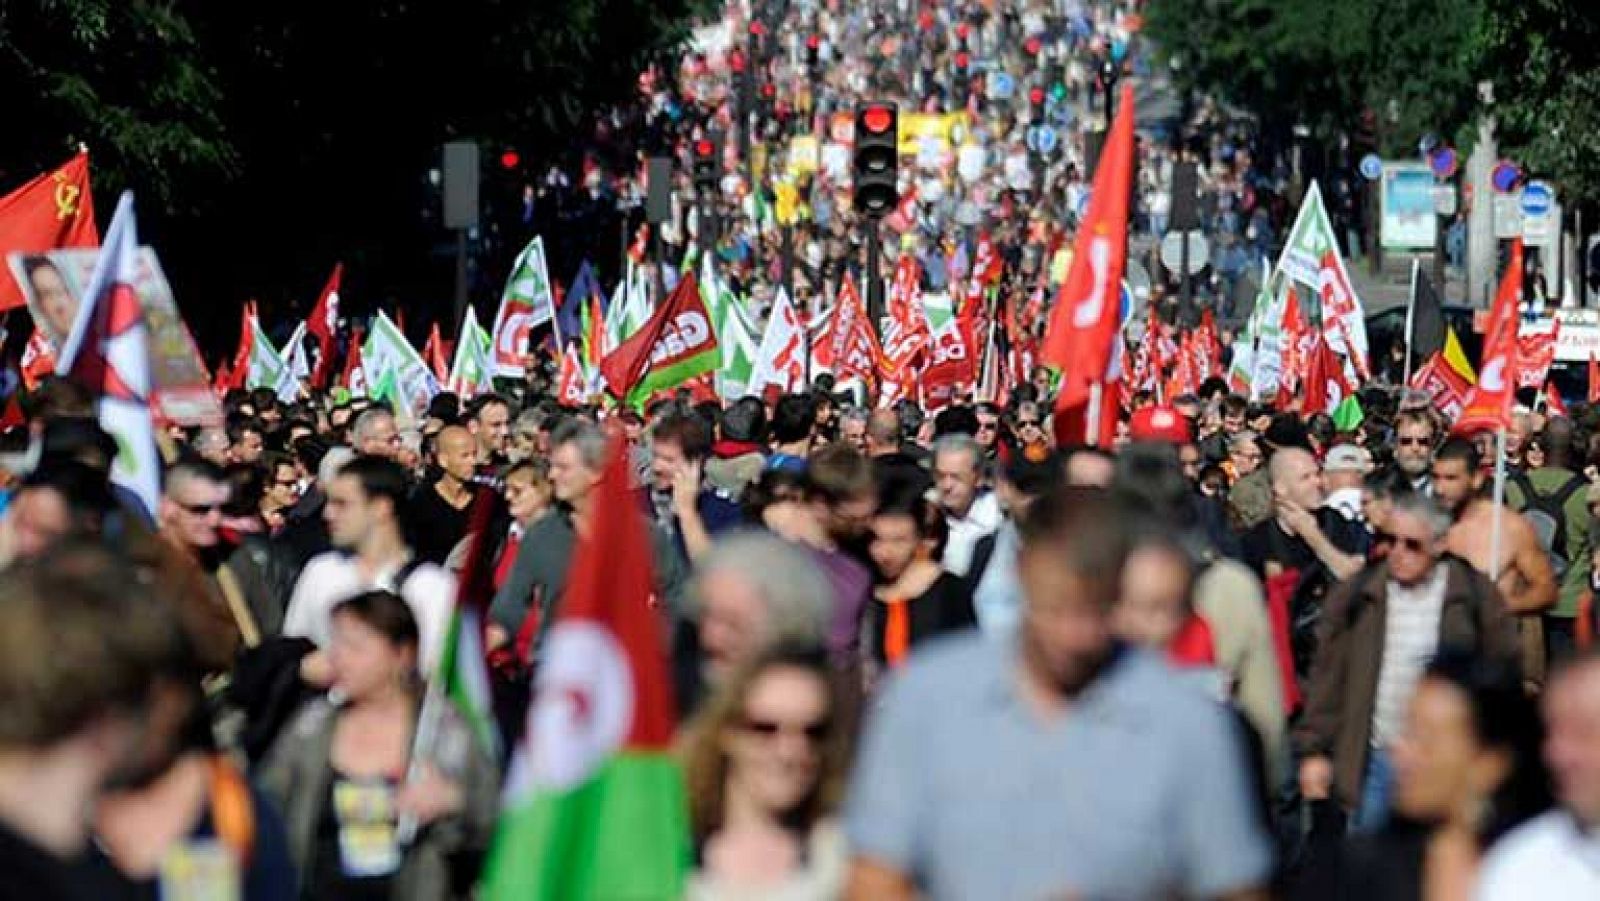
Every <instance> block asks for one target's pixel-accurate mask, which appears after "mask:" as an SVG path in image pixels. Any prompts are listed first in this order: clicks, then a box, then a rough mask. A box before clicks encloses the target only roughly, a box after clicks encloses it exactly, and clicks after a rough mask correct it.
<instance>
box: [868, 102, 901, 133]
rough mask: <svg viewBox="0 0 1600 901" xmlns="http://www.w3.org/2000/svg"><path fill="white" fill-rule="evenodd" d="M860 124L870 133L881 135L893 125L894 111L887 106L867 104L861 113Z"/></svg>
mask: <svg viewBox="0 0 1600 901" xmlns="http://www.w3.org/2000/svg"><path fill="white" fill-rule="evenodd" d="M861 124H862V126H863V127H865V128H866V130H867V131H869V132H871V133H872V134H875V135H881V134H883V133H884V132H886V131H888V130H889V129H890V128H893V127H894V112H893V111H891V110H890V109H889V108H888V107H887V106H869V107H867V110H866V112H864V113H862V114H861Z"/></svg>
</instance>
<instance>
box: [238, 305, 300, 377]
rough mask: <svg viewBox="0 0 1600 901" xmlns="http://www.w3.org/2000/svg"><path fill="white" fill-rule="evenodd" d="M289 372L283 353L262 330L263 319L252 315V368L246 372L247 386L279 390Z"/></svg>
mask: <svg viewBox="0 0 1600 901" xmlns="http://www.w3.org/2000/svg"><path fill="white" fill-rule="evenodd" d="M296 334H298V332H297V333H296ZM287 373H288V366H287V365H285V364H284V362H283V355H281V354H279V353H278V349H277V348H275V347H273V346H272V339H271V338H268V337H267V333H266V332H264V331H262V330H261V320H259V319H257V318H256V317H254V316H251V317H250V369H249V371H248V372H247V373H246V374H245V380H244V384H245V387H246V388H271V389H272V390H273V391H277V390H278V388H279V386H280V385H281V384H282V382H283V380H284V377H285V375H287Z"/></svg>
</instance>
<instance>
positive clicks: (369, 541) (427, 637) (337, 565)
mask: <svg viewBox="0 0 1600 901" xmlns="http://www.w3.org/2000/svg"><path fill="white" fill-rule="evenodd" d="M405 492H406V477H405V472H404V470H402V469H401V468H400V465H399V464H398V463H395V462H394V461H393V460H388V459H384V458H382V457H375V456H371V455H362V456H359V457H357V458H355V459H354V460H351V461H350V462H349V463H346V464H345V465H344V466H343V467H342V468H341V469H340V470H339V474H338V475H337V476H335V477H334V479H333V481H332V482H330V483H329V484H328V503H327V506H326V507H325V508H324V510H323V516H324V517H325V518H326V519H327V520H328V534H329V536H330V537H331V538H332V539H333V545H334V547H335V548H338V550H334V551H330V552H328V553H326V554H321V555H319V556H317V557H314V558H312V560H311V562H310V563H308V564H306V568H305V569H304V570H303V571H302V572H301V573H300V579H299V581H298V582H296V583H295V586H294V594H293V595H292V596H291V597H290V599H289V609H288V610H287V611H286V612H285V613H284V620H283V634H285V635H297V636H303V637H305V638H309V639H311V640H312V641H313V642H314V643H316V645H317V647H318V648H322V647H325V646H326V645H327V643H328V639H329V628H330V627H329V616H330V614H331V613H332V611H333V608H334V607H335V606H337V605H338V604H339V603H340V602H341V601H345V600H348V599H349V598H352V597H354V596H355V595H358V594H361V593H362V592H365V591H373V590H377V589H383V590H386V591H393V592H395V593H397V594H399V595H400V596H401V597H403V598H405V600H406V603H407V604H408V605H410V607H411V612H412V614H413V615H414V616H416V618H417V630H418V632H419V634H420V636H421V643H422V646H421V649H420V650H421V655H422V656H421V660H420V663H419V668H420V669H421V670H422V672H424V673H431V672H432V671H433V669H434V664H435V662H436V661H437V660H438V654H439V650H440V648H441V646H442V645H443V644H444V633H445V628H446V626H447V625H448V623H449V620H450V610H451V606H452V605H453V604H454V603H455V591H456V585H455V579H454V578H452V577H451V576H450V574H449V573H447V572H445V570H444V569H443V568H441V567H439V566H435V565H434V564H432V563H420V562H417V561H416V560H415V559H414V555H413V553H412V550H411V548H410V546H409V545H408V544H407V543H406V540H405V537H404V535H403V534H402V533H401V529H400V510H401V508H402V506H403V504H404V499H405ZM319 656H320V654H314V655H312V657H313V659H312V660H311V661H309V662H308V663H307V664H306V665H304V666H303V667H302V671H303V672H307V674H308V675H310V676H312V677H313V678H314V677H315V673H316V669H317V666H318V664H319V662H320V661H319V660H317V659H315V658H317V657H319Z"/></svg>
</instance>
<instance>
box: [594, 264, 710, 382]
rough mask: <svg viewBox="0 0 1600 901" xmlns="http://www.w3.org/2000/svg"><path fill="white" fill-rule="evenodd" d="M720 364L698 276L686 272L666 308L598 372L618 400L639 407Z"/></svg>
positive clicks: (635, 333)
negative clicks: (654, 396)
mask: <svg viewBox="0 0 1600 901" xmlns="http://www.w3.org/2000/svg"><path fill="white" fill-rule="evenodd" d="M718 359H719V357H718V349H717V336H716V335H715V334H714V333H713V332H712V331H711V317H710V315H709V314H707V312H706V305H705V302H704V301H702V300H701V299H700V288H699V286H698V285H697V284H695V278H694V273H692V272H686V273H684V275H683V278H681V279H679V280H678V286H677V287H676V288H674V289H673V291H672V294H671V296H669V297H668V298H667V302H666V303H664V304H662V305H661V306H660V307H659V308H657V309H656V311H655V313H654V314H653V315H652V316H651V317H650V318H649V319H648V320H646V321H645V323H644V325H643V326H642V327H641V328H640V329H639V330H638V331H637V332H634V333H633V336H632V337H630V338H628V340H626V341H624V342H622V344H621V345H620V346H619V347H617V349H616V350H614V351H612V352H611V354H610V355H609V356H607V357H606V358H605V359H604V360H602V361H601V362H600V372H601V374H602V375H604V376H605V379H606V388H607V390H609V391H610V392H611V393H612V394H613V395H614V396H616V398H617V399H618V400H626V401H627V402H629V403H634V404H638V403H642V402H643V401H644V399H645V398H647V397H649V396H650V395H652V394H654V393H656V392H657V391H660V390H662V389H665V388H672V387H675V386H677V385H679V384H682V383H683V382H686V381H688V380H689V379H692V378H694V377H695V376H697V375H700V374H702V373H706V372H710V371H712V370H713V369H716V368H717V360H718Z"/></svg>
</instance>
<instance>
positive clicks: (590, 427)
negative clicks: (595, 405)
mask: <svg viewBox="0 0 1600 901" xmlns="http://www.w3.org/2000/svg"><path fill="white" fill-rule="evenodd" d="M563 444H571V445H573V446H575V447H577V448H578V456H580V457H582V458H583V465H584V466H587V467H588V468H590V469H592V470H595V471H596V472H598V471H600V470H601V469H604V468H605V465H606V433H605V432H602V431H600V427H599V426H597V425H595V424H594V423H592V422H590V421H588V420H587V419H569V420H567V421H566V422H563V423H562V424H561V425H559V426H557V427H556V430H555V433H554V434H552V435H551V436H550V448H551V449H552V450H554V449H555V448H558V447H560V446H561V445H563Z"/></svg>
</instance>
